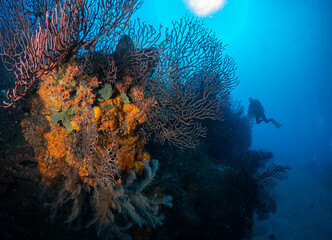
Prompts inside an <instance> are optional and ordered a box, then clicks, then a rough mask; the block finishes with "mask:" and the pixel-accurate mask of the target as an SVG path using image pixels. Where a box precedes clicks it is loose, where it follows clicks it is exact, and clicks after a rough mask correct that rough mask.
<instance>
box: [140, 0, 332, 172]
mask: <svg viewBox="0 0 332 240" xmlns="http://www.w3.org/2000/svg"><path fill="white" fill-rule="evenodd" d="M331 12H332V1H328V0H317V1H309V0H291V1H290V0H278V1H266V0H250V1H249V0H229V1H228V3H227V4H226V5H225V7H224V9H222V10H221V11H219V12H217V13H216V14H214V15H213V16H209V17H204V18H201V19H202V20H203V21H204V22H205V23H206V26H207V27H208V28H210V29H212V30H213V31H215V32H216V34H217V35H218V37H219V38H220V39H222V40H223V41H224V43H226V44H228V47H227V54H229V55H231V56H233V57H234V58H235V60H236V63H237V67H238V70H237V74H238V76H239V80H240V85H239V86H238V87H236V89H235V90H234V91H233V94H232V95H233V97H234V98H235V99H238V100H240V101H241V102H242V104H243V105H244V106H246V107H247V105H248V97H250V96H252V97H256V98H258V99H260V100H261V102H262V104H263V106H264V107H265V110H266V115H267V117H273V118H275V119H276V120H277V121H279V122H280V123H281V124H282V127H281V128H280V129H277V128H275V127H274V126H273V125H272V124H265V123H262V124H260V125H255V126H254V128H253V146H252V147H253V148H254V149H264V150H268V151H272V152H273V153H274V154H275V160H276V161H279V162H281V163H287V164H289V165H292V166H295V165H306V164H308V163H310V162H312V161H316V162H320V163H323V164H326V163H332V127H331V125H332V110H331V104H332V96H331V94H332V83H331V79H332V77H331V72H332V48H331V43H332V33H331V32H332V14H331ZM185 14H188V15H189V16H193V14H192V13H191V11H189V9H187V8H186V6H185V4H184V3H183V1H182V0H168V1H161V0H146V1H145V3H144V4H143V7H142V8H141V9H140V10H139V11H138V12H137V14H135V16H134V17H139V18H141V19H142V20H144V21H146V22H147V23H149V24H152V25H154V26H155V27H158V26H159V24H161V25H163V26H170V24H171V21H173V20H177V19H179V18H181V17H183V16H184V15H185Z"/></svg>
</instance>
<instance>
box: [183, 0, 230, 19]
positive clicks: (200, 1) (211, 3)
mask: <svg viewBox="0 0 332 240" xmlns="http://www.w3.org/2000/svg"><path fill="white" fill-rule="evenodd" d="M184 2H185V4H186V5H187V7H188V8H189V9H190V10H191V11H193V13H194V14H195V15H196V16H198V17H206V16H209V15H211V14H213V13H215V12H217V11H219V10H220V9H222V8H223V7H224V6H225V4H226V0H184Z"/></svg>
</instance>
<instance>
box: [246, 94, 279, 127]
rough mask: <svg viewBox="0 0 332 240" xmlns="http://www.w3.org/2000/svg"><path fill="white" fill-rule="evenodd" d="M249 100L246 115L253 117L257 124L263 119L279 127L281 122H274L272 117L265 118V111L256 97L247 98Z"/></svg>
mask: <svg viewBox="0 0 332 240" xmlns="http://www.w3.org/2000/svg"><path fill="white" fill-rule="evenodd" d="M249 102H250V104H249V107H248V117H249V118H252V117H255V118H256V123H257V124H259V123H261V122H263V121H264V122H266V123H268V122H272V123H273V124H274V125H275V126H276V127H277V128H280V127H281V124H280V123H278V122H276V121H275V120H274V119H273V118H270V119H267V118H266V116H265V113H264V112H265V111H264V108H263V106H262V104H261V103H260V101H259V100H258V99H252V98H249Z"/></svg>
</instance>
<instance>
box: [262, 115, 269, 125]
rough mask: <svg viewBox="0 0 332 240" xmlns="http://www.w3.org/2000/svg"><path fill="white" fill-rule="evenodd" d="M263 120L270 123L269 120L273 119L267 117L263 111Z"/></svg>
mask: <svg viewBox="0 0 332 240" xmlns="http://www.w3.org/2000/svg"><path fill="white" fill-rule="evenodd" d="M262 121H264V122H266V123H268V122H270V121H271V119H267V118H266V116H265V114H264V113H263V114H262Z"/></svg>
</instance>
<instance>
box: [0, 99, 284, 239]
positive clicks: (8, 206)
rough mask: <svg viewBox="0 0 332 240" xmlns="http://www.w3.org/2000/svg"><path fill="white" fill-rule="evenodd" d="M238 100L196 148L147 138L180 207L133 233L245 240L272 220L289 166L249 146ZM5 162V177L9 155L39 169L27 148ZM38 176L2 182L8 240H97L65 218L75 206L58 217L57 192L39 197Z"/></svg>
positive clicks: (161, 183)
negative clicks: (53, 210)
mask: <svg viewBox="0 0 332 240" xmlns="http://www.w3.org/2000/svg"><path fill="white" fill-rule="evenodd" d="M235 105H236V106H235V107H233V105H232V106H230V107H225V109H224V121H211V122H209V121H208V122H207V123H206V124H209V129H210V131H209V132H208V136H207V137H206V138H204V139H203V141H202V143H201V146H200V147H199V148H198V149H197V150H188V149H187V150H180V149H179V148H176V147H175V146H171V145H165V146H161V145H159V144H154V143H149V144H148V146H147V149H148V150H149V152H150V153H151V154H152V155H154V156H155V157H156V159H159V162H160V165H161V167H160V170H159V172H158V176H157V178H156V179H155V180H154V183H153V186H157V187H158V188H159V189H160V191H162V192H164V193H166V194H168V195H171V196H173V208H171V209H169V208H167V209H166V208H165V209H161V212H162V214H163V215H164V216H165V220H164V225H163V226H162V227H157V228H156V229H154V230H153V231H152V230H151V229H149V228H143V229H139V228H134V229H133V230H132V236H133V238H134V239H242V238H243V237H250V234H251V228H252V226H253V219H254V214H255V213H256V214H257V215H258V218H259V219H267V218H268V217H269V215H270V213H273V212H275V211H276V209H277V206H276V201H275V199H274V198H273V195H272V192H273V188H274V186H275V185H276V184H277V182H278V181H279V180H281V179H283V178H284V177H285V176H286V174H287V170H288V168H287V167H283V166H279V165H275V164H273V162H272V157H273V155H272V153H270V152H264V151H255V150H249V148H250V144H251V125H250V124H249V121H248V119H247V118H246V117H245V116H244V114H243V111H242V107H241V106H240V105H239V104H238V103H236V104H235ZM2 149H3V148H2ZM0 160H1V166H2V175H1V176H2V178H1V179H4V174H6V173H5V171H4V170H3V169H4V168H6V163H8V160H10V161H11V163H12V162H13V161H18V165H19V166H21V167H22V168H24V167H25V166H27V167H28V166H29V167H30V168H36V166H35V162H34V160H33V151H32V150H31V149H29V148H28V147H25V148H24V147H20V148H19V147H13V148H12V149H8V148H7V150H6V151H4V150H2V152H1V158H0ZM36 176H38V173H36ZM39 180H40V179H39ZM36 182H38V179H36V181H32V180H31V178H29V176H23V175H22V176H20V177H16V178H15V179H11V181H8V182H3V181H2V182H1V185H0V196H1V198H0V199H1V202H0V214H1V215H0V221H1V224H0V231H1V236H2V238H3V239H31V238H34V239H46V238H47V239H96V238H95V233H94V231H93V230H91V229H89V228H79V229H75V227H74V226H72V228H68V226H67V225H66V224H64V223H63V222H64V221H65V220H66V217H67V214H68V211H70V208H69V207H65V208H64V209H61V211H60V212H58V215H57V216H56V218H55V219H54V221H53V222H52V221H51V220H50V219H49V210H48V209H47V208H45V207H44V202H45V198H46V199H49V200H51V199H52V198H53V197H54V196H55V195H56V193H55V192H52V191H50V190H48V191H46V192H44V195H43V196H44V198H40V196H41V190H40V188H39V186H38V184H36ZM153 186H152V187H153ZM45 193H46V194H45ZM82 212H83V213H82V216H81V219H80V221H84V219H89V218H90V217H91V212H89V210H87V209H85V210H83V211H82ZM36 226H38V228H36Z"/></svg>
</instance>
